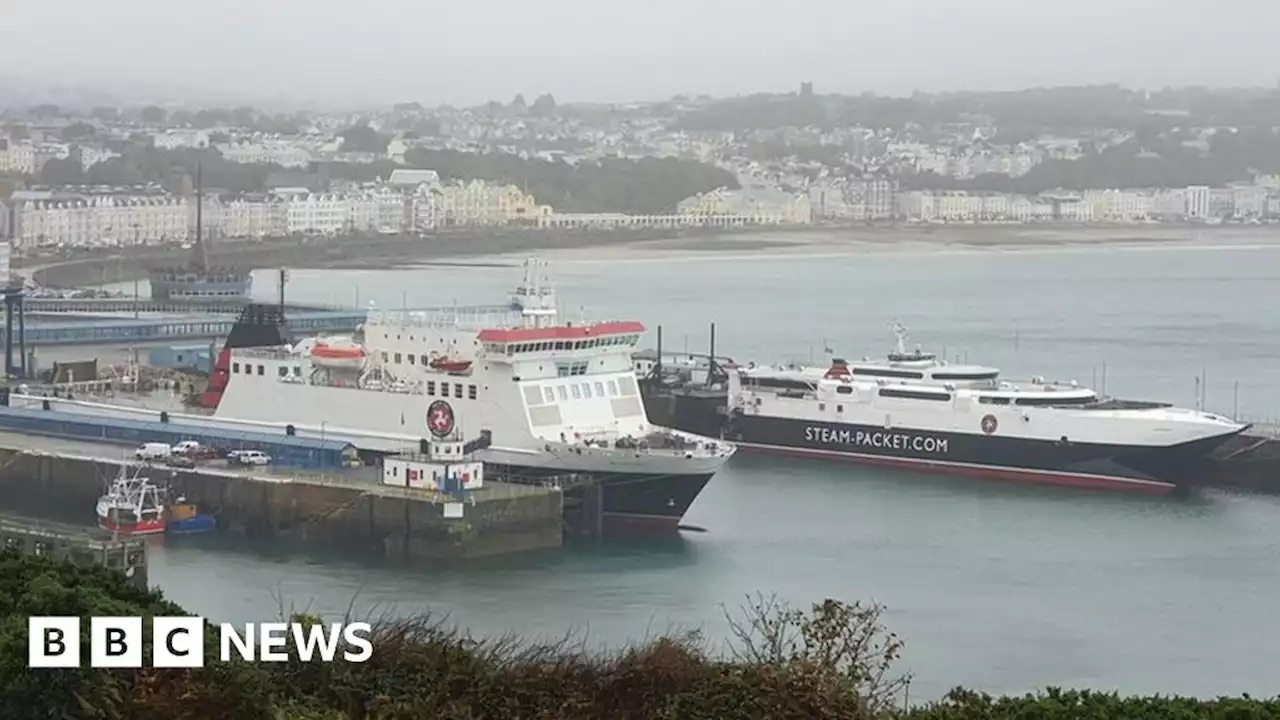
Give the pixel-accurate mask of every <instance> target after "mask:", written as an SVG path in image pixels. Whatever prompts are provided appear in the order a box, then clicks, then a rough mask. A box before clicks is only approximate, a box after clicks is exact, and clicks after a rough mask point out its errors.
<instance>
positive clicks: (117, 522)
mask: <svg viewBox="0 0 1280 720" xmlns="http://www.w3.org/2000/svg"><path fill="white" fill-rule="evenodd" d="M166 494H167V492H166V490H165V488H162V487H159V486H157V485H155V484H153V483H152V482H151V480H150V479H148V478H147V477H145V476H143V475H142V468H141V467H138V468H135V469H134V470H133V473H132V474H130V472H129V467H128V466H127V465H122V466H121V467H120V474H119V475H117V476H116V479H115V480H114V481H113V482H112V483H111V485H110V486H109V487H108V488H107V492H106V493H105V494H104V495H102V497H100V498H98V506H97V514H98V527H100V528H102V529H103V530H106V531H108V532H112V533H116V534H119V535H155V534H159V533H163V532H164V531H165V526H166V504H167V503H166Z"/></svg>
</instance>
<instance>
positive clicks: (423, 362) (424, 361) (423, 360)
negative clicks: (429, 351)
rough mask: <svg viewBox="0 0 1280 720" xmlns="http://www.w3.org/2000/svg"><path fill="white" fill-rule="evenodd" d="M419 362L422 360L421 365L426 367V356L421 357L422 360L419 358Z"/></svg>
mask: <svg viewBox="0 0 1280 720" xmlns="http://www.w3.org/2000/svg"><path fill="white" fill-rule="evenodd" d="M421 360H422V364H423V365H426V364H427V356H426V355H423V356H422V358H421Z"/></svg>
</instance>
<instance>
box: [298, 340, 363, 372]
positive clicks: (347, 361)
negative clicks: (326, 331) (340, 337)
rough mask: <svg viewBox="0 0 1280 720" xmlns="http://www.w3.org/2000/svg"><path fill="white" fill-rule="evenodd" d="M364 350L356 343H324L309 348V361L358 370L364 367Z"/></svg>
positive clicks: (325, 365) (322, 365) (326, 365)
mask: <svg viewBox="0 0 1280 720" xmlns="http://www.w3.org/2000/svg"><path fill="white" fill-rule="evenodd" d="M364 359H365V351H364V348H362V347H359V346H358V345H326V344H324V343H317V344H316V346H315V347H313V348H311V362H312V363H314V364H316V365H319V366H321V367H330V368H342V369H348V370H359V369H360V368H362V367H364Z"/></svg>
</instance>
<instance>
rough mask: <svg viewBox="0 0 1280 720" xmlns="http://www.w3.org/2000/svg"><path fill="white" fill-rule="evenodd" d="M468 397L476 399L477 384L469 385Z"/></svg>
mask: <svg viewBox="0 0 1280 720" xmlns="http://www.w3.org/2000/svg"><path fill="white" fill-rule="evenodd" d="M467 397H468V398H470V399H472V400H475V399H476V386H475V385H468V386H467Z"/></svg>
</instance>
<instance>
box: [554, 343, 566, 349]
mask: <svg viewBox="0 0 1280 720" xmlns="http://www.w3.org/2000/svg"><path fill="white" fill-rule="evenodd" d="M564 346H565V343H562V342H558V343H556V349H557V350H564Z"/></svg>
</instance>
